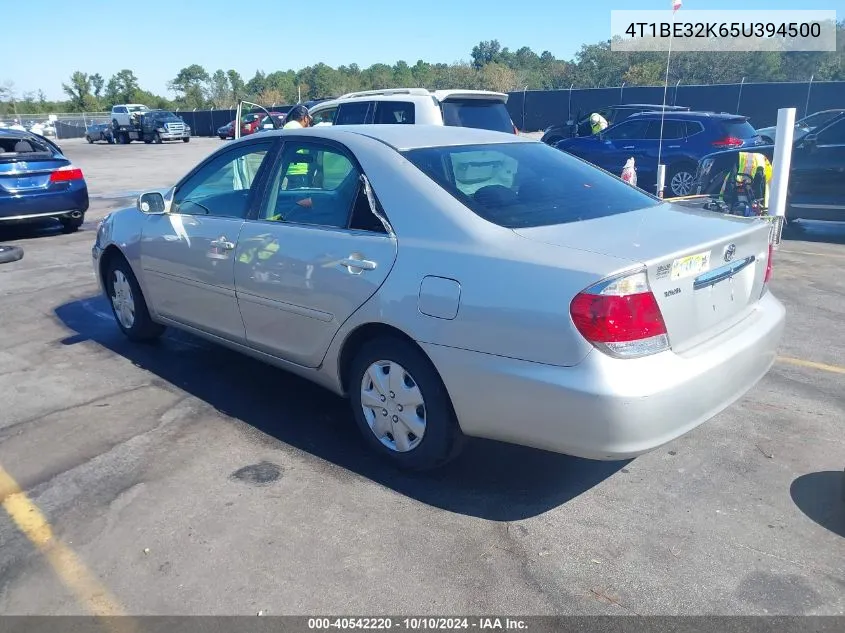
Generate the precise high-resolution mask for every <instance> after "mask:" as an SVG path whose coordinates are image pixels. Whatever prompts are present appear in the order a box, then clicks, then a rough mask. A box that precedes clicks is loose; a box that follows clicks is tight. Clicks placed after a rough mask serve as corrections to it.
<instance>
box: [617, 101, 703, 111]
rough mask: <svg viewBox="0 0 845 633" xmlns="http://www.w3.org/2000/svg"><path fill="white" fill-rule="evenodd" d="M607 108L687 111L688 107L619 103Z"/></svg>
mask: <svg viewBox="0 0 845 633" xmlns="http://www.w3.org/2000/svg"><path fill="white" fill-rule="evenodd" d="M607 107H608V108H654V109H655V110H662V109H664V108H665V109H666V110H683V111H687V110H689V106H679V105H669V104H666V105H661V104H659V103H657V104H655V103H619V104H617V105H611V106H607Z"/></svg>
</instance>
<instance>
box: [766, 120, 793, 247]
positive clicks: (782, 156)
mask: <svg viewBox="0 0 845 633" xmlns="http://www.w3.org/2000/svg"><path fill="white" fill-rule="evenodd" d="M794 133H795V108H781V109H779V110H778V124H777V131H776V132H775V134H776V136H775V153H774V157H773V160H772V184H771V190H772V193H771V197H770V202H769V215H771V216H775V219H776V222H777V226H778V232H780V231H781V230H782V228H783V222H784V220H785V218H786V195H787V190H788V188H789V168H790V165H791V164H792V140H793V138H794ZM775 243H776V244H777V243H780V235H777V236H776V238H775Z"/></svg>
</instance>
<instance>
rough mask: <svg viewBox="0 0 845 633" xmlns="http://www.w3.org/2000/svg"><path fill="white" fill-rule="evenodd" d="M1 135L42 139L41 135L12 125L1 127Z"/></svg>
mask: <svg viewBox="0 0 845 633" xmlns="http://www.w3.org/2000/svg"><path fill="white" fill-rule="evenodd" d="M0 136H4V137H6V138H18V139H31V138H34V139H40V138H41V137H40V136H38V135H37V134H33V133H32V132H28V131H26V130H15V129H12V128H10V127H0Z"/></svg>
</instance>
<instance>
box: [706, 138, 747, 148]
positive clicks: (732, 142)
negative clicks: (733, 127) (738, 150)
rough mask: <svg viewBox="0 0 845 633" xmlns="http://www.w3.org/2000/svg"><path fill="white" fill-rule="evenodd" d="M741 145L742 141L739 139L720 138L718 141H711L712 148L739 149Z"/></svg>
mask: <svg viewBox="0 0 845 633" xmlns="http://www.w3.org/2000/svg"><path fill="white" fill-rule="evenodd" d="M743 143H744V141H743V140H742V139H741V138H736V137H735V136H726V137H725V138H720V139H719V140H718V141H713V147H740V146H742V144H743Z"/></svg>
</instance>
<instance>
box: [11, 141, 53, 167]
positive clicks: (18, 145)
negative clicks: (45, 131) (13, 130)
mask: <svg viewBox="0 0 845 633" xmlns="http://www.w3.org/2000/svg"><path fill="white" fill-rule="evenodd" d="M53 155H54V153H53V148H52V147H51V146H50V145H49V144H48V143H46V142H44V141H41V140H38V139H36V138H29V137H27V138H20V137H16V136H3V135H0V161H5V160H12V159H13V160H26V159H28V158H44V157H52V156H53Z"/></svg>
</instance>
